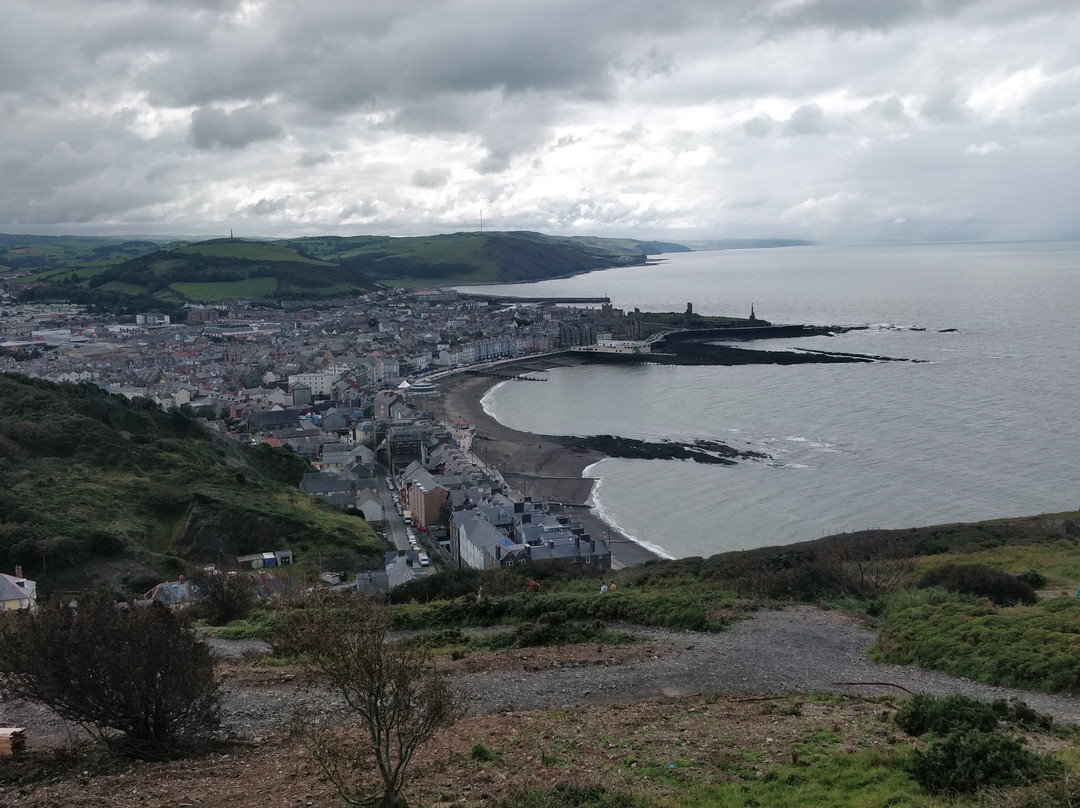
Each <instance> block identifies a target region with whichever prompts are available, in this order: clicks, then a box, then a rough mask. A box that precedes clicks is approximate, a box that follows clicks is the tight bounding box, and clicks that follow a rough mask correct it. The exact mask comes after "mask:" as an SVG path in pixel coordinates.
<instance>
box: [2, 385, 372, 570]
mask: <svg viewBox="0 0 1080 808" xmlns="http://www.w3.org/2000/svg"><path fill="white" fill-rule="evenodd" d="M0 413H2V415H0V457H2V459H3V462H2V465H0V569H5V570H6V569H8V568H10V567H12V566H13V565H14V564H16V563H20V564H22V565H23V566H24V568H25V569H26V570H27V572H28V574H33V575H40V574H41V572H42V567H44V568H45V573H47V574H45V575H43V576H41V584H42V586H43V588H44V589H46V590H47V589H49V588H50V586H55V585H57V582H58V580H64V581H65V584H66V585H69V586H75V585H79V586H83V585H87V584H88V583H90V582H89V581H88V580H87V579H86V570H87V567H86V566H85V565H86V564H87V563H89V562H94V561H101V560H104V559H112V560H113V561H116V562H120V561H125V562H132V563H133V564H134V565H135V566H141V567H143V568H152V569H156V570H158V571H159V572H163V573H164V572H168V571H170V570H175V571H179V569H180V568H181V567H182V563H181V562H182V561H184V560H190V561H192V562H204V563H205V562H213V561H220V560H225V561H229V560H231V559H230V557H231V556H233V555H236V554H238V553H246V552H257V551H264V550H272V549H280V548H281V547H286V546H288V547H291V548H292V549H293V550H294V551H295V552H296V553H297V554H298V556H299V558H300V560H301V561H303V560H304V559H305V556H306V557H307V558H311V557H315V556H316V555H317V553H318V552H320V551H321V552H325V553H327V554H334V553H337V554H341V553H352V554H356V555H362V556H374V555H375V554H378V553H381V551H382V550H383V548H384V542H383V541H382V540H381V539H379V537H378V536H376V535H375V534H374V533H373V532H372V531H371V529H370V528H369V527H368V525H367V524H366V523H365V522H364V521H363V520H361V519H358V518H356V517H351V516H346V515H345V514H342V513H340V512H338V511H335V510H333V509H330V508H326V507H323V506H321V505H318V504H317V503H315V502H314V501H313V500H312V499H311V498H310V497H308V496H307V495H306V494H303V493H301V492H300V491H299V490H298V489H297V488H295V483H296V481H297V480H298V479H299V475H301V474H303V472H304V471H305V470H306V463H304V462H303V461H302V460H301V459H300V458H298V457H296V456H295V455H292V453H289V452H284V451H282V450H272V449H269V448H268V447H258V448H256V447H250V446H246V445H241V444H238V443H236V442H235V441H229V440H225V439H222V438H219V437H217V436H214V435H212V434H211V433H209V432H208V431H206V430H205V429H203V428H202V427H201V426H200V425H199V424H198V423H197V422H194V421H191V420H190V419H187V418H185V417H183V416H181V415H179V414H166V413H162V412H160V411H159V410H157V409H156V408H154V407H153V405H150V404H148V403H140V402H134V403H132V402H128V401H127V400H126V399H123V398H121V397H117V396H108V395H107V394H105V393H104V392H102V391H101V390H99V389H98V388H96V387H94V386H93V385H78V386H76V385H53V384H50V383H48V382H42V381H37V380H30V379H26V378H24V377H20V376H14V375H4V376H0ZM65 570H66V571H67V572H66V573H64V574H63V575H58V573H63V572H64V571H65ZM147 574H150V573H149V569H147Z"/></svg>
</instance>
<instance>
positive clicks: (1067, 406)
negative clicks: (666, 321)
mask: <svg viewBox="0 0 1080 808" xmlns="http://www.w3.org/2000/svg"><path fill="white" fill-rule="evenodd" d="M469 290H470V291H490V292H494V293H498V294H504V295H513V294H520V295H522V296H536V295H547V294H551V295H560V296H573V297H582V296H600V295H606V296H608V297H610V298H611V301H612V304H613V305H614V306H616V307H619V308H623V309H626V310H632V309H634V308H635V307H637V308H640V309H641V310H643V311H685V310H686V308H687V305H691V306H692V307H693V311H694V312H696V313H699V314H706V315H735V316H748V315H749V314H750V311H751V306H753V309H754V312H755V314H756V315H757V317H759V318H763V319H766V320H768V321H770V322H773V323H811V324H817V325H840V326H866V328H865V329H863V330H855V331H848V332H846V333H839V334H836V335H834V336H821V337H811V338H803V339H769V340H761V341H758V342H754V343H744V344H746V345H748V346H749V347H755V348H760V349H767V350H777V349H785V350H786V349H797V348H810V349H821V350H830V351H847V352H854V353H863V354H870V355H874V356H888V357H895V358H898V359H906V360H917V361H903V362H873V363H869V364H842V365H835V364H833V365H828V364H822V365H796V366H775V365H744V366H739V367H700V366H693V367H672V366H664V365H648V364H646V365H596V364H589V365H580V366H574V367H560V368H554V369H552V370H550V371H549V372H548V373H547V374H546V378H547V380H548V383H546V384H521V383H519V382H503V383H500V384H498V385H496V386H495V387H494V388H493V389H492V390H491V391H490V392H488V394H487V395H486V396H485V397H484V399H483V405H484V408H485V410H487V412H488V413H489V414H490V415H492V416H493V417H495V418H496V419H497V420H499V421H500V422H502V423H503V424H505V425H507V426H510V427H513V428H515V429H520V430H525V431H529V432H538V433H545V434H562V435H593V434H612V435H621V436H625V437H630V438H640V439H645V440H665V439H672V440H681V441H689V440H695V439H699V438H700V439H706V440H717V441H722V442H725V443H727V444H729V445H731V446H734V447H736V448H739V449H751V450H755V451H759V452H763V453H765V454H766V456H767V458H766V459H764V460H747V461H742V462H739V463H738V464H737V465H735V466H730V467H728V466H714V465H704V464H699V463H695V462H693V461H679V460H624V459H605V460H603V461H601V462H599V463H596V464H594V465H593V466H590V467H589V468H588V469H587V470H586V476H588V477H592V478H595V479H596V480H597V485H596V486H595V487H594V493H593V504H594V506H595V507H596V509H597V510H598V512H599V513H600V515H601V516H602V517H603V518H604V519H605V520H606V521H607V522H608V523H609V524H611V525H612V526H613V527H615V528H617V529H618V530H620V531H622V532H623V533H625V534H626V535H628V536H629V537H631V538H632V539H634V540H635V541H637V542H639V543H641V544H643V545H645V546H647V547H649V548H651V549H653V550H655V551H656V552H658V553H660V554H661V555H663V556H665V557H672V558H682V557H688V556H708V555H712V554H714V553H719V552H724V551H728V550H740V549H747V548H752V547H763V546H772V545H784V544H790V543H794V542H798V541H803V540H807V539H815V538H820V537H822V536H826V535H830V534H834V533H840V532H849V531H857V530H866V529H892V528H907V527H913V526H924V525H932V524H939V523H947V522H966V521H978V520H984V519H992V518H998V517H1008V516H1027V515H1034V514H1041V513H1054V512H1060V511H1065V510H1075V509H1080V422H1078V419H1077V416H1078V411H1080V333H1078V325H1080V243H1074V242H1069V243H989V244H988V243H980V244H923V245H886V246H881V245H874V246H861V245H843V246H823V245H819V246H802V247H784V248H768V249H745V250H721V251H710V252H693V253H676V254H668V255H662V256H656V257H654V258H652V259H651V261H650V264H649V265H647V266H640V267H627V268H619V269H608V270H603V271H598V272H592V273H589V274H584V275H579V276H576V277H571V278H565V279H558V280H550V281H543V282H539V283H533V284H521V285H499V286H493V287H481V288H479V289H478V288H476V287H469Z"/></svg>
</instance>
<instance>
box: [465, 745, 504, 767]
mask: <svg viewBox="0 0 1080 808" xmlns="http://www.w3.org/2000/svg"><path fill="white" fill-rule="evenodd" d="M469 757H471V758H472V759H473V760H475V761H477V762H478V763H483V762H484V761H488V760H498V759H499V755H498V753H496V752H493V751H491V750H490V749H488V748H487V746H486V745H485V744H484V742H483V741H477V742H476V743H474V744H473V747H472V750H471V751H470V752H469Z"/></svg>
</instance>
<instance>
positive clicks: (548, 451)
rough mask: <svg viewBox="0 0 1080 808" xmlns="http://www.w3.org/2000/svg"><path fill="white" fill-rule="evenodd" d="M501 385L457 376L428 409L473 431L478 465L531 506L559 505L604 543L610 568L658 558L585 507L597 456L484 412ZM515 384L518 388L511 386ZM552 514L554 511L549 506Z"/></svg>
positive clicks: (524, 366)
mask: <svg viewBox="0 0 1080 808" xmlns="http://www.w3.org/2000/svg"><path fill="white" fill-rule="evenodd" d="M573 361H574V360H573V359H569V358H566V359H563V358H562V357H558V358H555V359H554V360H544V359H534V360H527V359H526V360H522V361H521V362H515V363H514V364H513V365H509V364H507V365H501V366H499V367H498V369H497V370H498V372H499V373H506V374H519V373H526V372H529V371H532V372H538V371H542V370H546V369H547V368H549V367H552V365H553V364H556V363H566V364H569V363H571V362H573ZM499 381H500V379H498V378H492V377H490V376H474V375H470V374H466V373H460V374H457V375H454V376H447V377H444V378H442V379H440V380H439V381H438V382H437V386H438V388H439V393H440V395H439V397H438V398H437V399H435V400H434V401H433V402H432V404H433V405H434V408H435V409H436V410H438V411H439V412H440V414H441V415H442V417H443V419H444V421H445V422H446V423H447V424H450V423H453V421H454V420H456V419H461V420H463V421H467V422H468V423H470V424H472V425H473V427H474V429H475V435H474V437H473V444H472V450H473V453H474V454H475V455H476V456H477V457H478V458H480V460H481V461H483V462H485V463H487V464H488V465H490V466H493V467H495V468H497V469H498V470H499V471H500V472H501V473H502V475H503V477H504V479H505V480H506V482H507V483H508V484H509V485H510V486H511V487H512V488H515V489H517V490H518V491H521V492H522V493H523V494H525V495H527V496H529V497H531V498H532V500H533V501H534V502H542V501H545V500H546V501H547V502H549V503H561V504H562V508H563V512H564V513H566V514H567V515H568V516H571V517H573V518H574V519H576V520H577V521H579V522H580V523H581V524H582V526H583V527H584V528H585V529H586V530H587V531H588V532H589V534H590V535H591V536H593V537H594V538H597V539H607V540H608V541H609V543H610V547H611V563H612V567H613V568H615V569H619V568H622V567H628V566H631V565H633V564H640V563H642V562H644V561H649V560H652V559H655V558H658V556H657V555H656V554H655V553H653V552H652V551H650V550H648V549H646V548H645V547H642V546H641V545H640V544H638V543H637V542H635V541H632V540H631V539H629V538H628V537H626V536H625V535H623V534H622V533H620V532H619V531H616V530H614V529H613V528H611V527H610V526H609V525H608V524H607V523H606V522H604V520H603V519H601V518H600V517H599V515H598V514H597V513H596V512H595V511H594V510H593V509H592V508H591V507H589V506H588V505H586V503H587V502H588V501H589V495H590V494H591V493H592V487H593V484H594V483H593V481H592V480H589V479H586V478H584V477H582V476H581V472H582V471H583V470H584V469H585V468H586V467H587V466H590V465H592V464H593V463H595V462H597V461H598V460H602V459H603V458H604V455H602V454H600V453H599V452H592V451H583V450H580V449H575V448H569V447H567V446H564V445H562V444H561V443H559V442H558V438H556V437H549V436H546V435H533V434H530V433H528V432H519V431H517V430H515V429H510V428H508V427H505V426H503V425H502V424H500V423H499V422H498V421H496V420H495V419H494V418H492V417H491V416H489V415H488V414H487V413H486V412H484V408H483V406H481V404H480V399H482V398H483V397H484V394H485V393H486V392H487V391H488V390H490V389H491V388H492V387H493V386H494V385H495V384H497V383H498V382H499ZM515 383H517V382H515ZM553 509H556V508H554V506H553Z"/></svg>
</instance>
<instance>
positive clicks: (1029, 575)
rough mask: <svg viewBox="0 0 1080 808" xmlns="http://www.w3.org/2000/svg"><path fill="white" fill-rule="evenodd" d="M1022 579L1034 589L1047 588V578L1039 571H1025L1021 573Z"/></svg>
mask: <svg viewBox="0 0 1080 808" xmlns="http://www.w3.org/2000/svg"><path fill="white" fill-rule="evenodd" d="M1020 577H1021V578H1023V579H1024V581H1025V582H1026V583H1027V585H1028V586H1030V587H1031V588H1032V589H1042V588H1043V587H1044V586H1046V576H1045V575H1043V574H1042V573H1041V572H1039V571H1038V570H1025V571H1024V572H1022V573H1020Z"/></svg>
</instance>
